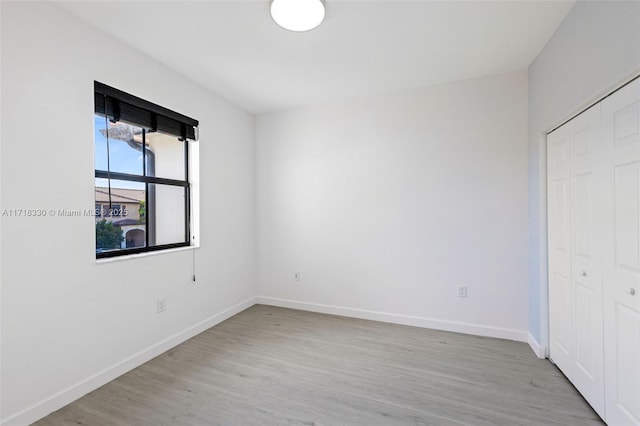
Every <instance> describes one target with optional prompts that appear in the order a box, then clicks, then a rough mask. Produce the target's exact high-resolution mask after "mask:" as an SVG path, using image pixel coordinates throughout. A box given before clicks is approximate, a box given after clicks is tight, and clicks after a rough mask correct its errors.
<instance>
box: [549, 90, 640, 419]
mask: <svg viewBox="0 0 640 426" xmlns="http://www.w3.org/2000/svg"><path fill="white" fill-rule="evenodd" d="M547 196H548V200H547V206H548V231H549V236H548V237H549V238H548V244H549V247H548V254H549V259H548V262H549V263H548V265H549V277H548V278H549V340H550V348H549V356H550V358H551V360H552V361H553V362H554V363H555V364H556V365H557V366H558V367H559V368H560V370H562V372H563V373H564V374H565V375H566V376H567V378H569V380H571V382H572V383H573V384H574V385H575V387H576V388H577V389H578V390H579V391H580V393H581V394H582V395H583V396H584V397H585V399H586V400H587V401H588V402H589V403H590V404H591V406H592V407H593V408H594V409H595V411H596V412H597V413H598V414H599V415H600V416H601V417H602V418H603V419H604V420H605V421H606V422H607V424H609V425H610V426H614V425H624V426H627V425H640V79H636V80H634V81H632V82H631V83H629V84H627V85H626V86H624V87H622V88H621V89H619V90H618V91H616V92H614V93H613V94H611V95H610V96H608V97H606V98H605V99H603V100H602V101H601V102H599V103H598V104H596V105H594V106H592V107H591V108H589V109H588V110H586V111H584V112H583V113H581V114H580V115H578V116H576V117H575V118H573V119H572V120H570V121H569V122H567V123H566V124H564V125H562V126H561V127H559V128H557V129H556V130H554V131H553V132H551V133H549V134H548V135H547Z"/></svg>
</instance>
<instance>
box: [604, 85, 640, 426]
mask: <svg viewBox="0 0 640 426" xmlns="http://www.w3.org/2000/svg"><path fill="white" fill-rule="evenodd" d="M602 131H603V140H604V147H605V152H604V155H603V158H602V161H603V164H604V166H605V167H606V170H607V173H606V179H607V181H606V185H607V188H608V191H607V196H608V201H607V204H608V208H607V209H606V217H605V221H604V233H605V235H604V237H605V238H604V253H605V261H604V264H603V266H604V271H603V272H604V316H605V318H604V334H605V395H606V419H605V420H606V421H607V423H608V424H609V425H610V426H614V425H625V426H626V425H640V80H636V81H635V82H633V83H631V84H629V85H628V86H626V87H624V88H623V89H621V90H619V91H618V92H616V93H614V94H613V95H611V96H610V97H608V98H607V99H605V100H604V101H603V102H602Z"/></svg>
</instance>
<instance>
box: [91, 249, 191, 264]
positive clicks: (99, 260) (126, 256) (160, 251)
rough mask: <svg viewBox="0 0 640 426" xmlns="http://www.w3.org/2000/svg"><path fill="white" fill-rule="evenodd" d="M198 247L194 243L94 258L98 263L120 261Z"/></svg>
mask: <svg viewBox="0 0 640 426" xmlns="http://www.w3.org/2000/svg"><path fill="white" fill-rule="evenodd" d="M199 248H200V246H199V245H195V246H188V247H177V248H171V249H166V250H158V251H148V252H146V253H136V254H127V255H123V256H115V257H106V258H103V259H96V264H98V265H100V264H103V263H113V262H121V261H124V260H132V259H139V258H141V257H149V256H158V255H162V254H169V253H178V252H181V251H189V250H196V249H199Z"/></svg>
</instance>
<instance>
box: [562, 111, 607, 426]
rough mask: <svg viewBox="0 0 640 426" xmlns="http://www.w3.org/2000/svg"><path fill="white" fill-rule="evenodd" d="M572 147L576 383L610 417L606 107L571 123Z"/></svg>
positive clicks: (572, 252) (569, 126) (595, 406)
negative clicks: (605, 323) (603, 162)
mask: <svg viewBox="0 0 640 426" xmlns="http://www.w3.org/2000/svg"><path fill="white" fill-rule="evenodd" d="M566 126H567V127H568V132H569V137H570V140H571V144H572V150H571V152H572V157H571V160H572V161H571V182H572V186H571V233H572V250H571V265H572V274H571V276H572V292H573V300H572V303H573V306H574V308H573V309H574V328H573V336H572V337H573V339H574V340H573V341H574V348H575V349H574V365H573V374H572V381H573V383H574V384H575V386H576V388H577V389H578V390H579V391H580V392H581V393H582V395H583V396H584V397H585V399H586V400H587V401H589V403H590V404H591V406H592V407H593V408H594V409H595V410H596V412H598V414H600V415H601V416H603V415H604V360H603V345H604V343H603V327H602V266H601V265H602V247H601V244H598V243H597V242H598V241H600V240H601V239H602V233H601V227H600V226H598V223H600V222H601V221H602V217H603V211H602V200H601V199H600V197H601V196H602V188H601V184H602V176H601V174H602V168H601V167H600V157H601V155H602V149H603V148H602V141H601V139H602V135H601V131H600V130H601V129H600V105H595V106H593V107H591V108H590V109H588V110H587V111H585V112H583V113H582V114H580V115H579V116H578V117H576V118H574V119H573V120H572V121H570V122H569V123H567V124H566Z"/></svg>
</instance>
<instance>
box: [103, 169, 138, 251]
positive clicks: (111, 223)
mask: <svg viewBox="0 0 640 426" xmlns="http://www.w3.org/2000/svg"><path fill="white" fill-rule="evenodd" d="M95 181H96V183H95V185H96V186H95V197H96V200H95V203H96V207H98V206H100V207H101V208H100V211H99V212H97V213H96V217H95V220H96V253H102V252H106V251H114V250H121V249H125V248H133V247H145V245H146V243H145V240H146V233H147V229H146V225H145V214H146V209H145V189H144V188H145V184H144V183H141V182H130V181H123V180H113V179H112V180H111V207H109V185H108V181H107V179H96V180H95Z"/></svg>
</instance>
